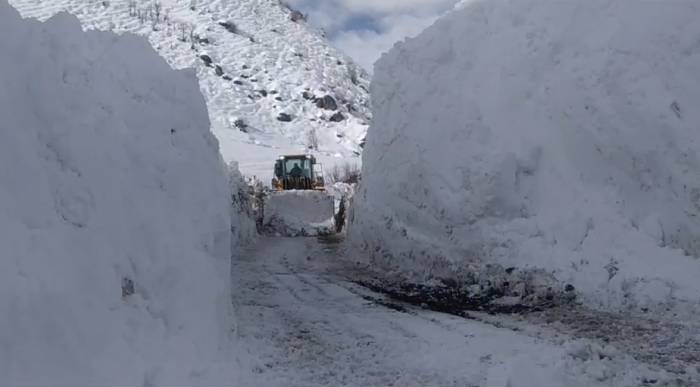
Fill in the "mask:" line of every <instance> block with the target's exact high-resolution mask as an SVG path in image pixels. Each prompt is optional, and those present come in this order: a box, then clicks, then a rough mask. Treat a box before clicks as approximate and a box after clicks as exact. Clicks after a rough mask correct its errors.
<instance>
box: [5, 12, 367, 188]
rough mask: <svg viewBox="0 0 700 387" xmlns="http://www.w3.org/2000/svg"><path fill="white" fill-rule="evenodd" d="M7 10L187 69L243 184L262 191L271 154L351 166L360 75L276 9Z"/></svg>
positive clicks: (361, 122)
mask: <svg viewBox="0 0 700 387" xmlns="http://www.w3.org/2000/svg"><path fill="white" fill-rule="evenodd" d="M10 3H11V4H12V5H14V6H15V7H17V9H18V10H19V11H20V12H21V13H22V15H23V16H26V17H37V18H39V19H42V20H44V19H46V18H48V17H50V16H51V15H54V14H56V13H57V12H60V11H66V12H70V13H72V14H75V15H76V16H78V18H79V19H80V21H81V23H82V25H83V27H84V28H86V29H97V30H110V31H114V32H117V33H123V32H133V33H136V34H139V35H143V36H146V37H148V40H149V41H150V42H151V44H152V45H153V47H154V48H155V49H156V50H157V51H158V52H159V53H160V54H161V55H162V56H163V57H164V58H165V59H166V60H167V61H168V63H169V64H170V65H171V66H172V67H173V68H176V69H181V68H195V69H196V72H197V77H198V78H199V80H200V88H201V91H202V94H204V97H205V99H206V101H207V106H208V108H209V116H210V120H211V126H212V131H213V133H214V134H215V135H216V137H217V138H218V139H219V142H220V144H221V152H222V154H223V156H224V158H225V159H226V161H227V162H229V161H233V160H235V161H237V162H238V163H239V165H240V169H241V171H242V172H243V173H244V174H245V175H247V176H252V175H256V176H258V177H259V178H261V179H263V181H264V182H265V183H266V184H269V181H270V179H271V178H272V171H273V165H274V160H275V159H276V158H277V157H278V156H279V155H282V154H298V153H300V152H301V153H303V152H305V151H309V152H313V153H314V154H315V155H316V156H317V158H318V159H319V160H321V161H322V162H324V164H325V165H326V166H327V167H328V166H330V165H331V164H335V163H342V162H345V161H346V160H352V162H353V163H356V160H357V157H358V156H357V155H359V152H360V151H361V148H360V144H361V143H362V140H363V138H364V136H365V133H366V131H367V127H368V126H367V125H368V123H369V121H370V119H371V114H370V111H369V92H368V89H369V81H368V79H369V76H368V75H367V73H366V71H364V70H363V69H362V68H361V67H360V66H358V65H356V64H355V63H354V62H353V61H352V60H351V59H350V58H349V57H347V56H346V55H344V54H342V53H340V52H338V51H337V50H335V49H334V48H333V47H331V46H330V44H329V42H328V40H327V39H326V38H325V37H324V36H323V34H322V33H321V32H320V31H316V30H314V29H312V28H311V27H309V26H307V25H306V23H305V21H304V20H303V19H295V20H296V21H295V20H292V19H293V15H295V14H294V12H293V10H291V9H289V8H287V7H285V6H284V4H282V3H281V2H280V1H279V0H197V1H192V0H168V1H152V0H135V1H131V0H110V1H100V0H10ZM156 4H160V7H159V8H157V7H156ZM310 147H311V149H310Z"/></svg>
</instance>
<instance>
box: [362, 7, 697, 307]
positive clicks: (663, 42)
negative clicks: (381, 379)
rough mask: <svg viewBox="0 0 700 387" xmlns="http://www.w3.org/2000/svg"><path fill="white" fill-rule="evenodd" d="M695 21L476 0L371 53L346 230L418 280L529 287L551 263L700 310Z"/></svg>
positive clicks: (556, 273)
mask: <svg viewBox="0 0 700 387" xmlns="http://www.w3.org/2000/svg"><path fill="white" fill-rule="evenodd" d="M698 20H700V6H699V5H698V3H697V2H694V1H670V2H668V1H634V0H622V1H590V2H587V1H561V2H548V1H539V0H532V1H526V0H510V1H486V0H484V1H467V2H465V3H464V4H463V6H462V8H461V9H460V10H458V11H455V12H453V13H452V14H450V15H449V16H447V17H445V18H443V19H442V20H440V21H439V22H437V23H436V25H434V26H432V27H430V28H428V29H427V30H426V31H424V32H423V33H422V34H421V35H420V36H419V37H417V38H415V39H411V40H408V41H407V42H405V43H403V44H400V45H398V46H396V47H395V48H394V49H393V50H392V51H391V52H390V53H389V54H386V55H385V56H383V57H382V59H381V60H380V61H379V62H378V64H377V65H376V67H375V78H374V80H373V83H372V98H373V105H374V114H375V116H374V121H373V126H372V127H371V129H370V131H369V133H368V137H367V141H368V143H367V148H366V151H365V153H364V155H363V157H364V163H363V181H362V183H361V185H362V188H361V189H360V190H359V192H358V193H357V195H356V196H355V204H356V207H355V209H354V221H353V223H352V224H351V227H350V234H351V239H352V240H353V241H354V242H355V243H356V244H357V245H358V246H360V247H362V248H364V249H365V251H367V253H368V254H367V255H370V256H371V257H372V258H373V259H374V262H375V263H376V264H377V265H379V266H383V267H384V268H385V269H387V270H397V271H400V272H403V273H408V274H411V275H413V276H415V277H419V278H423V279H425V278H426V276H427V277H430V276H437V277H441V276H447V277H455V278H459V279H464V281H467V282H468V281H472V282H473V281H476V282H477V283H479V282H481V281H486V280H490V281H491V282H490V283H491V284H492V285H494V286H501V285H497V284H498V283H500V284H509V285H513V284H515V283H517V282H518V281H521V282H522V280H525V284H524V285H525V286H526V288H517V287H512V286H511V287H510V288H506V286H507V285H502V286H501V287H500V289H498V290H500V291H503V292H505V293H506V294H509V295H512V296H514V297H518V296H522V295H523V294H524V292H526V293H527V292H531V291H532V290H533V288H537V287H538V286H543V288H544V289H546V287H547V286H551V285H552V283H551V282H548V281H549V280H551V279H552V277H551V276H552V275H553V277H554V278H556V279H557V283H558V284H560V286H561V288H562V289H564V285H565V284H568V285H570V286H566V289H564V290H568V291H569V292H575V293H576V294H578V295H579V296H581V297H582V298H583V299H584V300H585V301H587V302H589V303H590V304H592V305H595V306H597V307H603V308H613V309H617V308H622V309H629V310H633V311H638V312H641V311H653V310H656V311H660V312H663V313H666V311H667V310H669V308H673V310H675V311H681V312H684V311H695V312H699V311H700V307H699V305H698V303H699V302H700V299H699V298H698V295H699V294H700V282H699V281H698V280H697V275H698V273H700V239H699V237H698V236H699V235H700V156H699V154H700V131H698V128H699V127H700V111H699V110H698V109H697V108H696V106H697V103H698V101H699V100H700V77H698V74H700V23H698ZM364 255H365V254H358V256H364ZM486 265H490V266H488V267H487V266H486ZM509 268H514V269H510V270H506V269H509ZM535 272H537V273H539V274H542V275H541V276H536V277H532V276H531V274H532V273H535ZM426 273H427V274H426ZM519 273H520V274H519ZM533 278H538V279H540V280H542V282H539V283H537V282H533V280H532V279H533ZM494 279H496V280H497V281H496V282H494ZM481 283H485V282H481ZM528 287H529V288H528ZM477 288H478V287H477Z"/></svg>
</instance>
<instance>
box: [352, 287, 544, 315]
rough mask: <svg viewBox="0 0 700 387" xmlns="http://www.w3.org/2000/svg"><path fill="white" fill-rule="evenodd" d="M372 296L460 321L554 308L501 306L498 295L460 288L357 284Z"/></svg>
mask: <svg viewBox="0 0 700 387" xmlns="http://www.w3.org/2000/svg"><path fill="white" fill-rule="evenodd" d="M355 283H357V284H358V285H361V286H364V287H366V288H367V289H370V290H372V291H373V292H377V293H381V294H384V295H386V296H388V297H390V298H392V299H394V300H397V301H401V302H405V303H407V304H410V305H415V306H418V307H420V308H423V309H428V310H433V311H436V312H441V313H448V314H452V315H455V316H460V317H469V315H468V312H470V311H471V312H485V313H489V314H523V313H531V312H538V311H542V310H544V309H547V308H549V307H552V306H553V305H552V304H550V303H541V304H538V305H525V304H500V303H498V302H494V301H497V300H498V299H499V298H501V297H503V294H502V293H501V292H498V291H495V290H494V291H487V292H483V293H481V294H480V295H479V296H472V295H470V294H469V293H468V292H466V291H465V290H463V289H462V288H460V287H459V286H456V285H454V286H447V285H445V286H427V285H420V284H411V283H402V284H391V285H388V286H387V285H385V284H382V283H381V282H380V281H376V280H371V281H364V280H361V281H355Z"/></svg>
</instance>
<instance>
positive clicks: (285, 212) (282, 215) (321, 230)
mask: <svg viewBox="0 0 700 387" xmlns="http://www.w3.org/2000/svg"><path fill="white" fill-rule="evenodd" d="M334 210H335V199H334V198H333V196H331V195H329V194H327V193H326V192H323V191H313V190H291V191H278V192H272V193H271V194H270V196H269V197H268V198H267V200H266V203H265V209H264V215H263V227H264V231H265V232H266V233H268V234H273V235H283V236H316V235H327V234H332V233H333V232H334V230H335V226H334V221H333V215H334Z"/></svg>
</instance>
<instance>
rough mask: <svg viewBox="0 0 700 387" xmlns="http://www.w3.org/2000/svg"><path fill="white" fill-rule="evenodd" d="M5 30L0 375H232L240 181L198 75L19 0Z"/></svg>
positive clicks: (28, 381) (2, 14) (83, 382)
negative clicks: (235, 203)
mask: <svg viewBox="0 0 700 387" xmlns="http://www.w3.org/2000/svg"><path fill="white" fill-rule="evenodd" d="M0 34H2V36H4V37H5V39H2V40H0V52H2V55H0V117H2V120H0V256H2V259H0V316H2V318H0V385H3V386H137V385H138V386H141V385H144V386H168V387H171V386H214V385H224V383H223V381H224V380H225V381H230V380H231V378H232V375H231V374H234V376H235V367H232V365H231V364H225V365H224V364H222V363H219V360H223V359H225V358H226V359H228V358H229V356H228V355H227V354H225V353H224V352H225V347H227V346H228V345H229V342H228V339H229V332H230V329H231V323H232V321H231V320H230V315H231V307H230V298H229V297H230V280H229V266H230V252H231V251H230V241H231V236H230V226H231V220H230V219H229V206H230V196H229V195H230V194H229V193H230V190H229V187H228V183H227V176H226V171H225V169H224V166H223V163H222V162H221V159H220V156H219V154H218V146H217V142H216V140H215V138H214V137H213V136H212V134H211V133H210V132H209V120H208V118H207V110H206V106H205V102H204V99H203V98H202V96H201V94H200V92H199V89H198V84H197V81H196V78H195V75H194V74H193V73H192V72H177V71H173V70H171V69H170V68H169V67H168V65H167V64H166V62H165V61H164V60H163V59H162V58H160V57H159V56H158V55H157V54H156V53H155V52H154V50H153V49H152V48H151V47H150V46H149V45H148V43H147V42H146V41H145V40H144V39H142V38H137V37H135V36H132V35H125V36H122V37H118V36H116V35H114V34H112V33H105V32H88V33H84V32H83V31H82V29H81V27H80V24H79V22H78V20H77V19H76V18H75V17H73V16H67V15H65V14H61V15H58V16H56V17H54V18H52V19H50V20H49V21H47V22H46V23H40V22H38V21H28V20H22V19H21V18H20V16H19V14H18V13H17V12H16V11H14V10H13V9H11V8H10V6H9V5H8V4H7V2H6V1H5V0H0ZM229 363H230V361H229ZM219 364H220V365H219ZM223 378H225V379H223Z"/></svg>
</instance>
